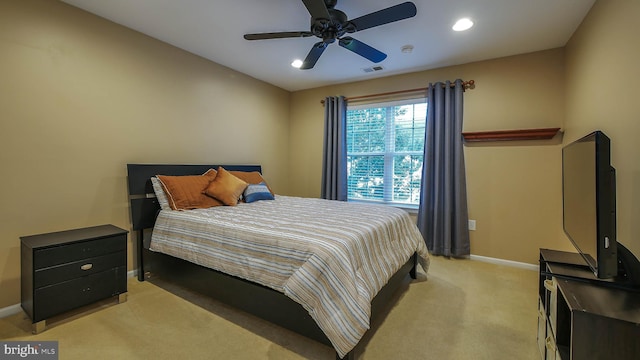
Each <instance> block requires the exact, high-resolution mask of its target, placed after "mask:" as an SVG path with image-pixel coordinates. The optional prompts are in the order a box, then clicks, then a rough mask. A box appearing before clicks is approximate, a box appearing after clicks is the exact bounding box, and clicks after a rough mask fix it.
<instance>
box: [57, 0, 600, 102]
mask: <svg viewBox="0 0 640 360" xmlns="http://www.w3.org/2000/svg"><path fill="white" fill-rule="evenodd" d="M62 1H63V2H65V3H68V4H70V5H73V6H77V7H79V8H82V9H84V10H86V11H89V12H91V13H94V14H96V15H98V16H101V17H104V18H107V19H109V20H111V21H114V22H116V23H118V24H121V25H123V26H126V27H128V28H131V29H134V30H137V31H139V32H142V33H144V34H147V35H149V36H151V37H154V38H156V39H159V40H161V41H164V42H167V43H169V44H172V45H174V46H176V47H179V48H182V49H184V50H186V51H189V52H191V53H194V54H197V55H200V56H202V57H204V58H207V59H210V60H211V61H214V62H216V63H218V64H221V65H224V66H227V67H229V68H232V69H234V70H237V71H240V72H242V73H245V74H248V75H250V76H252V77H254V78H256V79H260V80H263V81H265V82H268V83H271V84H273V85H276V86H278V87H281V88H283V89H286V90H290V91H296V90H302V89H308V88H314V87H318V86H324V85H330V84H336V83H343V82H351V81H358V80H366V79H372V78H375V77H383V76H388V75H395V74H402V73H408V72H413V71H419V70H427V69H433V68H439V67H443V66H449V65H456V64H464V63H469V62H473V61H479V60H486V59H492V58H498V57H503V56H509V55H515V54H523V53H528V52H533V51H539V50H545V49H552V48H556V47H562V46H564V45H565V44H566V43H567V41H568V40H569V38H570V37H571V35H572V34H573V32H574V31H575V29H576V28H577V27H578V25H579V24H580V22H581V21H582V19H583V18H584V17H585V15H586V14H587V12H588V11H589V9H590V8H591V6H592V5H593V3H594V2H595V0H413V2H414V3H415V5H416V7H417V9H418V10H417V11H418V14H417V15H416V16H415V17H413V18H410V19H406V20H401V21H398V22H395V23H391V24H386V25H382V26H380V27H375V28H370V29H366V30H363V31H361V32H356V33H353V34H351V36H352V37H353V38H356V39H358V40H360V41H362V42H365V43H367V44H368V45H370V46H373V47H375V48H376V49H378V50H380V51H383V52H385V53H386V54H387V55H388V57H387V58H386V59H385V60H384V61H382V62H381V63H379V64H374V63H372V62H370V61H368V60H366V59H364V58H362V57H360V56H358V55H356V54H354V53H352V52H351V51H348V50H346V49H344V48H341V47H340V46H338V44H337V43H334V44H331V45H330V46H329V48H328V49H327V50H326V51H325V52H324V54H323V55H322V56H321V57H320V59H319V60H318V62H317V64H316V66H315V67H314V68H313V69H310V70H299V69H295V68H293V67H291V65H290V64H291V62H292V61H293V60H294V59H296V58H299V59H304V58H305V57H306V55H307V53H308V52H309V50H310V49H311V47H312V45H313V44H314V43H316V42H317V41H319V40H318V39H317V38H316V37H308V38H293V39H274V40H256V41H248V40H244V38H243V35H244V34H246V33H260V32H277V31H308V30H309V26H310V15H309V12H308V11H307V8H306V7H305V6H304V4H303V3H302V1H301V0H268V1H265V0H233V1H221V0H179V1H176V0H108V1H106V0H62ZM403 1H404V0H377V1H367V0H338V4H337V5H336V9H339V10H342V11H344V12H345V13H346V14H347V16H348V17H349V19H354V18H356V17H359V16H362V15H366V14H368V13H370V12H374V11H377V10H380V9H383V8H387V7H389V6H393V5H396V4H399V3H401V2H403ZM460 17H469V18H471V19H472V20H473V21H474V22H475V26H474V27H473V28H472V29H471V30H469V31H466V32H454V31H452V30H451V26H452V25H453V23H454V22H455V20H457V19H458V18H460ZM408 44H410V45H413V46H414V50H413V52H412V53H410V54H405V53H402V52H401V50H400V49H401V47H402V46H403V45H408ZM374 65H381V66H382V67H383V68H384V70H382V71H377V72H370V73H365V72H364V71H363V69H365V68H370V67H372V66H374Z"/></svg>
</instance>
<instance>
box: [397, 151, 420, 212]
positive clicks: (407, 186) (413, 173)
mask: <svg viewBox="0 0 640 360" xmlns="http://www.w3.org/2000/svg"><path fill="white" fill-rule="evenodd" d="M422 158H423V157H422V155H404V156H394V157H393V201H394V202H402V203H408V204H418V203H419V202H420V179H421V178H422Z"/></svg>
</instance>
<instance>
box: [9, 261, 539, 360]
mask: <svg viewBox="0 0 640 360" xmlns="http://www.w3.org/2000/svg"><path fill="white" fill-rule="evenodd" d="M537 286H538V279H537V273H536V272H535V271H530V270H523V269H518V268H512V267H507V266H501V265H495V264H488V263H484V262H479V261H473V260H451V259H446V258H441V257H433V258H432V262H431V268H430V270H429V274H428V280H427V281H422V282H412V283H409V279H408V278H407V284H406V286H405V287H404V288H403V289H401V290H400V292H399V294H398V296H397V298H396V299H395V300H394V303H393V305H392V306H391V307H390V309H389V311H388V313H387V314H386V315H385V316H384V319H383V320H382V321H380V322H378V323H376V324H373V330H371V331H369V333H368V334H367V335H366V336H365V338H364V339H363V340H362V342H361V345H363V346H359V348H358V349H357V351H356V357H357V358H358V359H365V360H374V359H385V360H386V359H394V360H395V359H400V360H403V359H434V360H448V359H451V360H464V359H473V360H477V359H487V360H489V359H490V360H499V359H508V360H513V359H516V360H527V359H532V360H533V359H536V360H537V359H539V358H540V355H539V354H538V350H537V346H536V329H537V317H536V316H537V315H536V314H537ZM185 298H186V299H188V301H187V300H185ZM0 339H3V340H43V341H44V340H57V341H59V353H60V359H63V360H67V359H68V360H75V359H78V360H79V359H109V360H112V359H185V360H186V359H251V360H253V359H274V360H275V359H277V360H283V359H327V360H328V359H334V352H333V349H331V348H329V347H326V346H324V345H321V344H319V343H316V342H314V341H312V340H308V339H306V338H304V337H301V336H299V335H296V334H293V333H291V332H289V331H287V330H284V329H281V328H278V327H276V326H274V325H271V324H269V323H267V322H265V321H262V320H260V319H257V318H254V317H252V316H249V315H246V314H244V313H240V312H238V311H235V310H233V309H232V308H230V307H228V306H225V305H222V304H220V303H217V302H214V301H211V300H210V299H207V298H204V297H200V296H197V295H195V294H192V293H189V292H186V291H184V290H182V289H180V288H177V287H169V288H168V289H163V288H160V287H158V286H156V285H154V284H151V283H149V282H142V283H140V282H138V281H137V280H135V279H130V280H129V293H128V301H127V302H125V303H122V304H116V303H115V301H114V300H110V301H105V302H102V303H100V304H97V305H94V306H89V307H87V308H83V309H81V311H76V312H74V313H73V314H65V315H64V316H59V317H57V318H55V319H53V320H52V321H49V322H48V324H47V330H46V331H44V332H43V333H41V334H38V335H32V334H31V323H30V321H29V319H27V318H26V315H24V314H23V313H21V314H16V315H13V316H9V317H6V318H3V319H0Z"/></svg>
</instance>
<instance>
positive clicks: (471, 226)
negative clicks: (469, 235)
mask: <svg viewBox="0 0 640 360" xmlns="http://www.w3.org/2000/svg"><path fill="white" fill-rule="evenodd" d="M475 229H476V221H475V220H469V230H475Z"/></svg>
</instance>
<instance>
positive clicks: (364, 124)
mask: <svg viewBox="0 0 640 360" xmlns="http://www.w3.org/2000/svg"><path fill="white" fill-rule="evenodd" d="M385 123H386V111H384V108H372V109H362V110H353V111H349V112H348V115H347V134H348V140H347V152H350V153H363V152H382V151H384V137H385Z"/></svg>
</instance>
